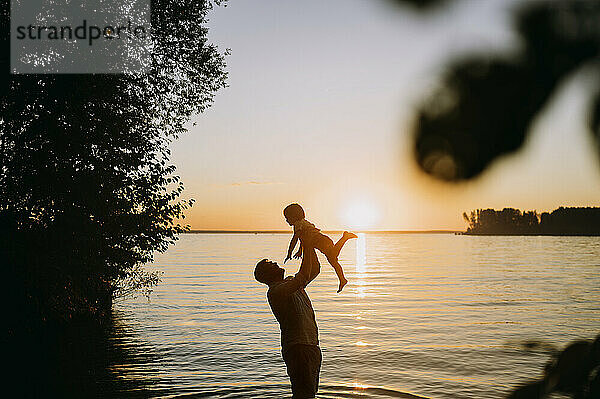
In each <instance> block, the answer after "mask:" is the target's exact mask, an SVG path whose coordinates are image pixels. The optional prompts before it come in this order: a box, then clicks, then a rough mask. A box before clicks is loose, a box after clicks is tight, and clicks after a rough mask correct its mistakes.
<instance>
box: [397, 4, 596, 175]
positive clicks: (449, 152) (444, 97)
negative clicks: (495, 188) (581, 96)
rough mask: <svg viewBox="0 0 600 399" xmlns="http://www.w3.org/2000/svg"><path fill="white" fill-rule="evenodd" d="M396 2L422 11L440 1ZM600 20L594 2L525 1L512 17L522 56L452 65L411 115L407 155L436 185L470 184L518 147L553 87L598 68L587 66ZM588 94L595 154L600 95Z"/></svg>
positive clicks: (593, 53) (593, 54)
mask: <svg viewBox="0 0 600 399" xmlns="http://www.w3.org/2000/svg"><path fill="white" fill-rule="evenodd" d="M447 1H449V0H447ZM395 2H396V3H400V4H411V5H414V6H418V7H421V8H425V9H426V8H427V7H431V6H433V5H438V4H441V3H443V2H444V1H443V0H429V1H423V0H395ZM599 19H600V2H597V1H571V0H560V1H545V2H524V6H523V7H521V8H520V9H519V11H518V12H517V13H516V15H515V26H516V30H517V33H518V34H519V36H520V38H521V41H522V43H523V48H522V51H520V52H515V53H514V54H513V55H510V56H498V55H495V54H481V55H475V56H472V57H468V58H464V59H460V60H453V61H452V62H451V63H450V65H449V72H448V73H447V74H446V75H445V76H444V77H443V79H442V83H441V85H440V87H439V88H438V89H437V91H436V92H435V93H433V94H432V95H431V97H430V98H429V99H427V100H426V101H424V102H423V104H422V105H421V107H420V109H419V111H418V112H417V116H416V124H415V131H414V139H415V140H414V142H415V147H414V153H415V158H416V160H417V163H418V164H419V166H420V167H421V169H422V170H423V171H425V172H426V173H428V174H430V175H432V176H434V177H436V178H439V179H442V180H447V181H460V180H465V179H471V178H474V177H476V176H478V175H479V174H480V173H481V172H482V171H484V170H485V169H486V168H487V167H488V166H489V165H490V164H491V163H492V162H493V161H494V160H495V159H496V158H498V157H499V156H500V155H503V154H507V153H511V152H514V151H516V150H518V149H519V148H521V146H522V145H523V142H524V140H525V137H526V136H527V133H528V130H529V128H530V125H531V123H532V121H533V120H534V118H535V117H536V115H538V114H539V113H540V111H541V110H542V108H543V107H544V105H545V104H547V103H548V100H549V99H550V98H551V97H552V95H553V94H554V93H555V91H556V87H557V86H558V85H559V84H560V83H561V82H562V81H563V80H564V79H565V78H567V77H568V76H569V75H570V74H572V73H574V72H576V71H577V70H578V69H580V68H581V67H582V66H583V65H586V64H590V65H592V67H593V68H595V69H598V64H597V63H596V64H593V63H592V62H591V61H593V60H594V59H595V58H596V57H597V56H598V54H599V53H600V25H598V23H597V21H598V20H599ZM594 84H598V82H594ZM595 90H596V92H597V93H598V94H596V98H595V101H594V103H593V104H592V106H591V109H592V118H591V119H590V132H591V133H592V135H593V136H594V137H595V139H596V143H599V145H598V150H599V154H600V88H595Z"/></svg>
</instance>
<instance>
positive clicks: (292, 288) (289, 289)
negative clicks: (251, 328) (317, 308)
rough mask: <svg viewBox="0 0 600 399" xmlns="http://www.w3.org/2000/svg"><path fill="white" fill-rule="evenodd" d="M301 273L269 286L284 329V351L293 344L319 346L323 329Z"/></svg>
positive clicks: (282, 348) (271, 304) (275, 310)
mask: <svg viewBox="0 0 600 399" xmlns="http://www.w3.org/2000/svg"><path fill="white" fill-rule="evenodd" d="M305 283H306V280H305V279H304V278H303V277H302V276H301V275H299V274H298V275H296V276H295V277H288V278H286V279H285V280H283V281H281V282H278V283H275V284H273V285H271V286H270V287H269V291H268V292H267V298H268V300H269V305H270V306H271V310H272V311H273V314H274V315H275V318H276V319H277V321H278V322H279V327H280V329H281V351H282V352H283V353H285V352H286V351H287V350H288V349H289V348H290V347H292V346H293V345H298V344H301V345H314V346H317V345H319V331H318V327H317V322H316V320H315V312H314V310H313V307H312V303H311V302H310V299H309V298H308V295H307V294H306V291H304V288H303V287H304V285H305Z"/></svg>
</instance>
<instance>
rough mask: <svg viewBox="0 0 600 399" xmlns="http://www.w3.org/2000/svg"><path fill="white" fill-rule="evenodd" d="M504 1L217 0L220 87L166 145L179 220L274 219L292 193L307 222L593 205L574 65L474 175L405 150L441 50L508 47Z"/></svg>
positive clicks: (581, 83) (241, 224) (408, 219)
mask: <svg viewBox="0 0 600 399" xmlns="http://www.w3.org/2000/svg"><path fill="white" fill-rule="evenodd" d="M300 3H301V4H300ZM510 3H511V2H506V1H505V0H502V1H500V0H499V1H486V2H477V1H467V2H458V3H457V4H456V5H455V6H454V8H452V9H449V10H447V11H446V12H440V13H434V14H432V15H428V16H421V15H419V14H415V13H413V12H411V11H407V10H405V11H402V10H399V9H398V8H389V7H387V6H386V5H385V4H386V2H385V1H382V2H380V3H378V2H375V1H374V2H364V1H358V0H344V1H342V0H337V1H329V2H327V3H323V2H317V1H307V2H291V1H275V0H269V1H260V2H230V3H229V5H228V6H227V7H226V8H217V9H216V10H215V11H214V12H213V14H212V18H211V22H210V26H209V27H210V29H211V34H210V37H211V38H212V40H213V41H214V42H215V43H217V44H218V45H219V46H220V47H221V48H222V49H223V50H224V49H225V48H230V49H231V52H232V55H231V56H229V57H228V59H227V63H228V71H229V74H230V78H229V85H230V86H229V87H228V88H227V89H225V90H223V91H222V92H220V93H219V94H218V95H217V97H216V99H215V103H214V105H213V107H212V108H210V109H209V110H208V111H206V112H205V113H204V114H202V115H199V116H198V117H196V118H194V122H196V123H197V125H196V126H193V127H192V126H191V124H190V131H189V132H188V133H187V134H186V135H184V136H183V137H181V138H180V139H179V140H178V141H177V142H176V143H175V144H173V146H172V150H173V162H174V163H175V164H176V165H177V166H178V173H179V174H180V175H181V177H182V178H183V181H184V183H185V187H186V191H185V196H186V197H188V198H194V199H195V200H196V204H195V205H194V207H193V208H192V209H191V210H190V211H188V213H187V218H186V220H185V222H186V223H189V224H191V226H192V228H193V229H235V230H237V229H241V230H265V229H287V228H289V226H287V224H286V223H285V221H284V219H283V217H282V215H281V212H282V209H283V207H284V206H285V205H287V204H289V203H291V202H298V203H300V204H302V205H303V206H304V208H305V209H306V212H307V219H308V220H310V221H312V222H313V223H315V224H316V225H317V226H318V227H320V228H322V229H358V228H363V229H383V230H413V229H458V230H462V229H464V228H465V225H464V222H463V221H462V217H461V214H462V212H463V211H470V210H472V209H475V208H487V207H492V208H503V207H507V206H508V207H516V208H521V209H535V210H538V211H546V210H552V209H554V208H556V207H558V206H560V205H565V206H600V163H599V162H598V159H597V157H596V155H595V153H594V151H593V147H592V143H591V142H590V139H589V137H588V136H589V134H588V132H587V131H586V127H585V123H586V118H587V107H588V106H589V96H590V94H589V93H588V91H587V87H588V85H589V79H592V78H593V77H590V76H588V75H586V74H585V73H580V74H578V75H576V76H574V77H573V78H572V79H570V80H569V81H568V82H565V84H564V85H563V86H562V87H561V88H560V91H559V93H558V95H557V96H556V97H554V98H553V99H552V102H551V103H550V104H548V106H547V107H546V108H545V111H544V113H543V115H541V116H540V118H539V119H538V120H537V121H536V123H535V126H534V127H533V130H532V134H531V135H530V140H529V141H528V142H527V143H526V146H525V148H524V149H523V150H522V151H521V152H520V153H518V154H516V155H514V156H508V157H505V158H503V159H501V160H499V161H498V162H496V163H495V164H494V165H493V166H492V168H490V169H489V170H488V171H487V172H486V173H485V174H484V175H483V176H481V178H480V179H478V180H476V181H473V182H471V183H468V184H461V185H448V184H443V183H437V182H434V181H432V180H431V179H429V178H427V177H426V176H423V175H422V174H421V173H420V172H419V171H418V170H417V169H416V166H415V164H414V162H413V160H412V156H411V145H412V142H411V136H410V124H411V121H412V118H413V116H414V113H413V112H414V109H415V104H417V103H418V101H419V100H420V99H421V98H423V97H424V96H426V95H427V94H428V93H429V90H430V89H431V87H433V85H434V84H435V82H436V79H438V78H439V76H440V71H441V68H442V67H443V66H444V62H445V61H448V60H449V59H451V57H454V56H456V55H458V54H466V53H472V52H477V51H480V50H481V49H486V50H490V49H494V50H496V51H510V50H512V49H514V48H515V47H516V46H518V43H517V42H516V40H515V38H514V35H513V33H512V31H511V28H510V23H509V22H510V19H509V18H508V15H509V14H508V7H509V5H510ZM512 3H518V2H517V1H512ZM507 117H509V116H507Z"/></svg>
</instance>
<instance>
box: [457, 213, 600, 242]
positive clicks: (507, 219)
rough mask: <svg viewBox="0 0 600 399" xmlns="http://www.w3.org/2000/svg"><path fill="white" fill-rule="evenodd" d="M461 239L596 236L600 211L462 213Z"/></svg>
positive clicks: (599, 234) (599, 222)
mask: <svg viewBox="0 0 600 399" xmlns="http://www.w3.org/2000/svg"><path fill="white" fill-rule="evenodd" d="M463 219H464V220H465V221H466V222H467V224H468V225H469V227H468V228H467V231H465V232H464V233H463V234H465V235H515V236H516V235H520V236H525V235H537V236H600V207H562V206H561V207H559V208H557V209H555V210H553V211H552V212H543V213H541V214H538V213H537V211H525V212H522V211H521V210H520V209H514V208H504V209H502V210H495V209H477V210H474V211H471V213H470V214H467V213H466V212H465V213H463Z"/></svg>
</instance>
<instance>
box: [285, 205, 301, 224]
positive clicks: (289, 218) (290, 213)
mask: <svg viewBox="0 0 600 399" xmlns="http://www.w3.org/2000/svg"><path fill="white" fill-rule="evenodd" d="M283 216H284V217H285V221H286V222H288V224H289V225H290V226H291V225H293V224H294V223H296V222H297V221H298V220H302V219H304V209H302V207H301V206H300V205H298V204H290V205H288V206H286V207H285V209H284V210H283Z"/></svg>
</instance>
